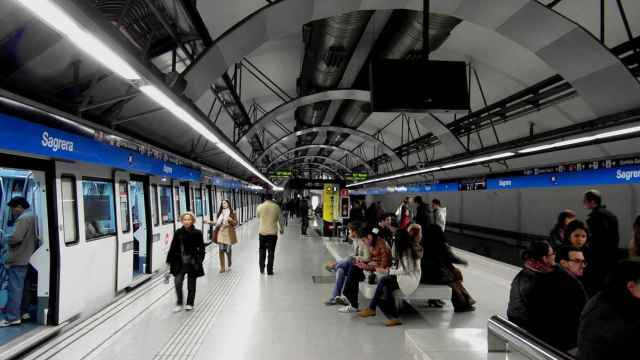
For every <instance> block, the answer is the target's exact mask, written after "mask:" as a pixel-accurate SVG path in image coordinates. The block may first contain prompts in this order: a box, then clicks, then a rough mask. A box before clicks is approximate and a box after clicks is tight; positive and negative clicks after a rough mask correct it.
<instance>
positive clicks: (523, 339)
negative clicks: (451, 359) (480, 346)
mask: <svg viewBox="0 0 640 360" xmlns="http://www.w3.org/2000/svg"><path fill="white" fill-rule="evenodd" d="M487 345H488V350H489V352H510V351H511V350H514V351H516V352H518V353H520V354H522V355H524V356H526V357H528V358H529V359H532V360H574V357H573V356H571V355H569V354H567V353H565V352H563V351H560V350H558V349H556V348H554V347H553V346H551V345H549V344H547V343H545V342H544V341H542V340H540V339H538V338H537V337H535V336H533V335H532V334H530V333H529V332H527V331H526V330H524V329H522V328H521V327H519V326H518V325H516V324H514V323H512V322H511V321H509V320H507V319H505V318H503V317H501V316H498V315H494V316H492V317H491V318H490V319H489V321H488V323H487Z"/></svg>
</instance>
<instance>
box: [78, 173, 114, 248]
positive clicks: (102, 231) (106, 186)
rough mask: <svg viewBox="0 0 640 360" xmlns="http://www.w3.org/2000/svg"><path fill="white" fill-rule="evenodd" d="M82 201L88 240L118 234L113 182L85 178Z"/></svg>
mask: <svg viewBox="0 0 640 360" xmlns="http://www.w3.org/2000/svg"><path fill="white" fill-rule="evenodd" d="M82 202H83V204H84V226H85V236H86V238H87V240H90V239H95V238H99V237H103V236H107V235H115V234H116V209H115V196H114V191H113V183H112V182H109V181H102V180H83V181H82Z"/></svg>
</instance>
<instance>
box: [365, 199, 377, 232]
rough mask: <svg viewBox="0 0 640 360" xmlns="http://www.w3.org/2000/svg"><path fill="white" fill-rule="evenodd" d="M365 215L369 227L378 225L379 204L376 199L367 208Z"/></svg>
mask: <svg viewBox="0 0 640 360" xmlns="http://www.w3.org/2000/svg"><path fill="white" fill-rule="evenodd" d="M364 217H365V221H366V222H367V227H368V228H369V229H371V228H373V227H375V226H376V224H377V223H378V205H377V204H376V202H375V201H372V202H371V204H370V205H369V207H368V208H367V210H365V212H364Z"/></svg>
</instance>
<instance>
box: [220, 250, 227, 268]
mask: <svg viewBox="0 0 640 360" xmlns="http://www.w3.org/2000/svg"><path fill="white" fill-rule="evenodd" d="M218 259H220V272H221V273H223V272H225V271H227V270H226V269H225V265H224V251H218Z"/></svg>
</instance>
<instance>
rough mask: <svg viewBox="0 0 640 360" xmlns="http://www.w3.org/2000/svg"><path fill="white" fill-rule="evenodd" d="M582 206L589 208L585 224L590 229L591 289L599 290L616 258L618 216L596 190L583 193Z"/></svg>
mask: <svg viewBox="0 0 640 360" xmlns="http://www.w3.org/2000/svg"><path fill="white" fill-rule="evenodd" d="M583 203H584V206H585V207H586V208H587V209H589V210H591V213H589V216H588V217H587V225H588V226H589V230H591V239H590V241H589V242H590V246H591V258H588V260H589V269H588V270H587V271H588V272H589V274H590V277H591V280H590V281H591V286H592V287H591V289H592V290H593V291H599V290H601V289H602V287H603V286H604V281H605V278H606V276H607V273H608V272H609V270H611V269H613V268H614V266H615V264H616V261H617V258H618V245H619V244H620V234H619V232H618V218H617V217H616V216H615V215H614V214H613V213H612V212H611V211H609V210H607V207H606V206H605V205H604V204H603V203H602V195H601V194H600V192H599V191H598V190H589V191H587V192H585V193H584V199H583Z"/></svg>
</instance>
